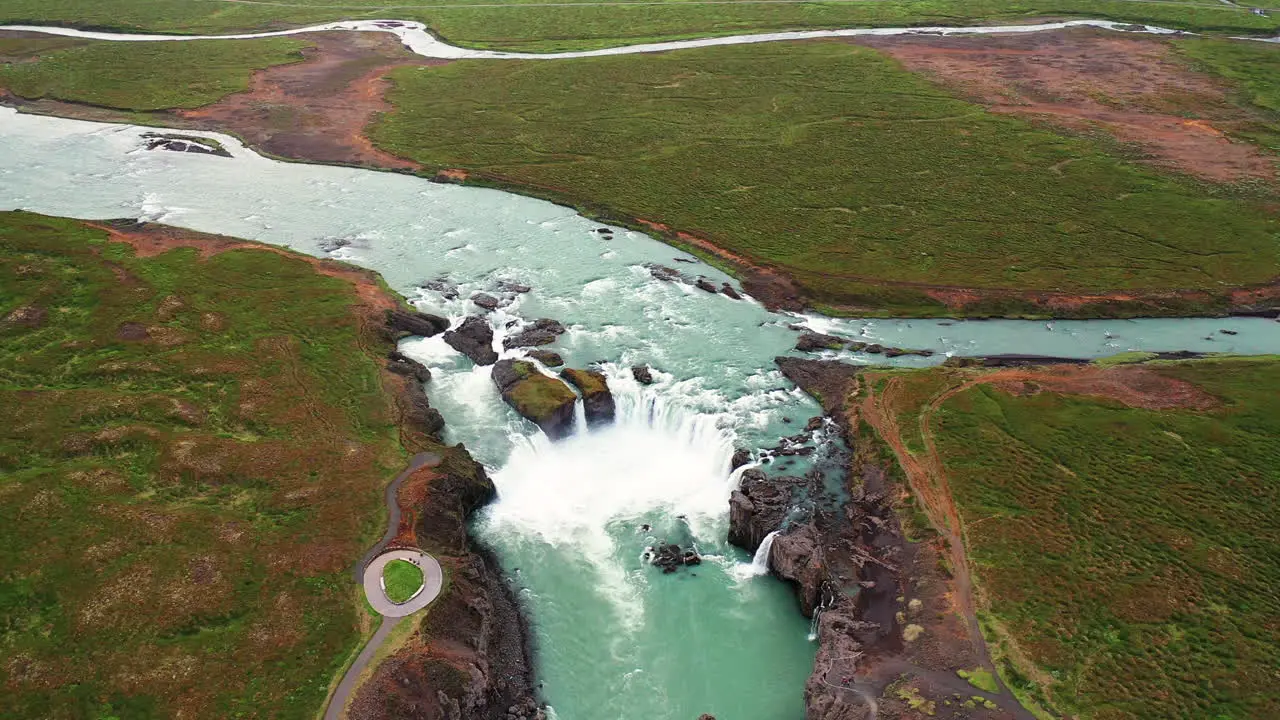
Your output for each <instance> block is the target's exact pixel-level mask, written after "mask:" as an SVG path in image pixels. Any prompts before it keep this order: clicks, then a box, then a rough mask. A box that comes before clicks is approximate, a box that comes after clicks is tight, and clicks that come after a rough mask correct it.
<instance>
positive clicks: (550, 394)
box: [510, 362, 578, 422]
mask: <svg viewBox="0 0 1280 720" xmlns="http://www.w3.org/2000/svg"><path fill="white" fill-rule="evenodd" d="M515 368H516V372H518V373H520V374H521V375H522V376H523V377H522V379H521V380H519V381H517V382H516V384H515V386H514V387H513V388H511V390H510V398H511V403H512V404H513V405H514V406H515V408H516V411H517V412H519V413H520V414H521V415H523V416H525V417H527V418H530V419H532V420H533V421H534V422H542V421H543V420H546V419H547V418H550V417H551V416H552V415H553V414H555V412H556V411H558V410H560V409H561V408H563V407H564V406H565V405H566V404H568V405H572V404H573V403H575V402H577V399H578V396H577V395H574V394H573V391H572V390H570V389H569V388H568V386H566V385H565V384H564V383H562V382H560V381H559V380H557V379H555V378H553V377H548V376H546V375H543V374H542V373H540V372H538V369H537V367H536V366H534V365H533V363H527V362H517V363H516V364H515Z"/></svg>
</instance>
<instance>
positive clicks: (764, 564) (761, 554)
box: [744, 530, 778, 577]
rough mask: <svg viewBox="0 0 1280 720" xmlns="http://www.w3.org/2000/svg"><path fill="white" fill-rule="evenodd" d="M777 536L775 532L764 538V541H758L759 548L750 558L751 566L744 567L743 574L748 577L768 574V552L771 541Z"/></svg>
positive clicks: (770, 547) (771, 544)
mask: <svg viewBox="0 0 1280 720" xmlns="http://www.w3.org/2000/svg"><path fill="white" fill-rule="evenodd" d="M777 536H778V531H777V530H774V531H773V532H771V533H769V534H768V535H765V536H764V540H761V541H760V547H758V548H756V554H755V555H754V556H752V558H751V564H749V565H747V566H746V569H745V573H744V574H746V575H747V576H749V577H759V576H761V575H768V574H769V551H770V550H772V549H773V539H774V538H775V537H777Z"/></svg>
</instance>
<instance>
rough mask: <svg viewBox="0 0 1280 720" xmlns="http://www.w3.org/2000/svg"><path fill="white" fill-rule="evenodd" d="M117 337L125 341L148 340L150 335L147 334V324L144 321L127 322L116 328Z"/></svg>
mask: <svg viewBox="0 0 1280 720" xmlns="http://www.w3.org/2000/svg"><path fill="white" fill-rule="evenodd" d="M116 337H117V338H119V339H120V340H125V341H138V340H146V339H147V338H148V337H150V336H149V335H148V334H147V326H146V325H143V324H142V323H136V322H127V323H124V324H122V325H121V326H120V328H119V329H118V330H116Z"/></svg>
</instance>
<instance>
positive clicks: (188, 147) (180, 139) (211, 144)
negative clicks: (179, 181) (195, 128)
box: [142, 133, 232, 158]
mask: <svg viewBox="0 0 1280 720" xmlns="http://www.w3.org/2000/svg"><path fill="white" fill-rule="evenodd" d="M142 137H143V138H145V139H146V142H147V145H146V147H147V149H148V150H168V151H170V152H188V153H196V154H198V155H217V156H218V157H227V158H229V157H232V155H231V153H230V152H229V151H228V150H227V149H226V148H224V147H222V145H221V144H219V143H218V141H217V140H209V139H207V138H198V137H186V136H183V135H161V134H159V133H143V135H142Z"/></svg>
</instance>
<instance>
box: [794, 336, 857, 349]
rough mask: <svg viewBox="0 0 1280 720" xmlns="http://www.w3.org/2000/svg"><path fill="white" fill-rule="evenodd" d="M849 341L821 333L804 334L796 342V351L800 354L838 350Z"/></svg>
mask: <svg viewBox="0 0 1280 720" xmlns="http://www.w3.org/2000/svg"><path fill="white" fill-rule="evenodd" d="M848 342H849V341H848V340H845V339H844V338H838V337H836V336H835V335H823V334H822V333H805V334H803V335H801V336H800V339H799V340H797V341H796V350H799V351H800V352H816V351H818V350H839V349H841V348H843V347H844V346H845V345H846V344H847V343H848Z"/></svg>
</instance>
